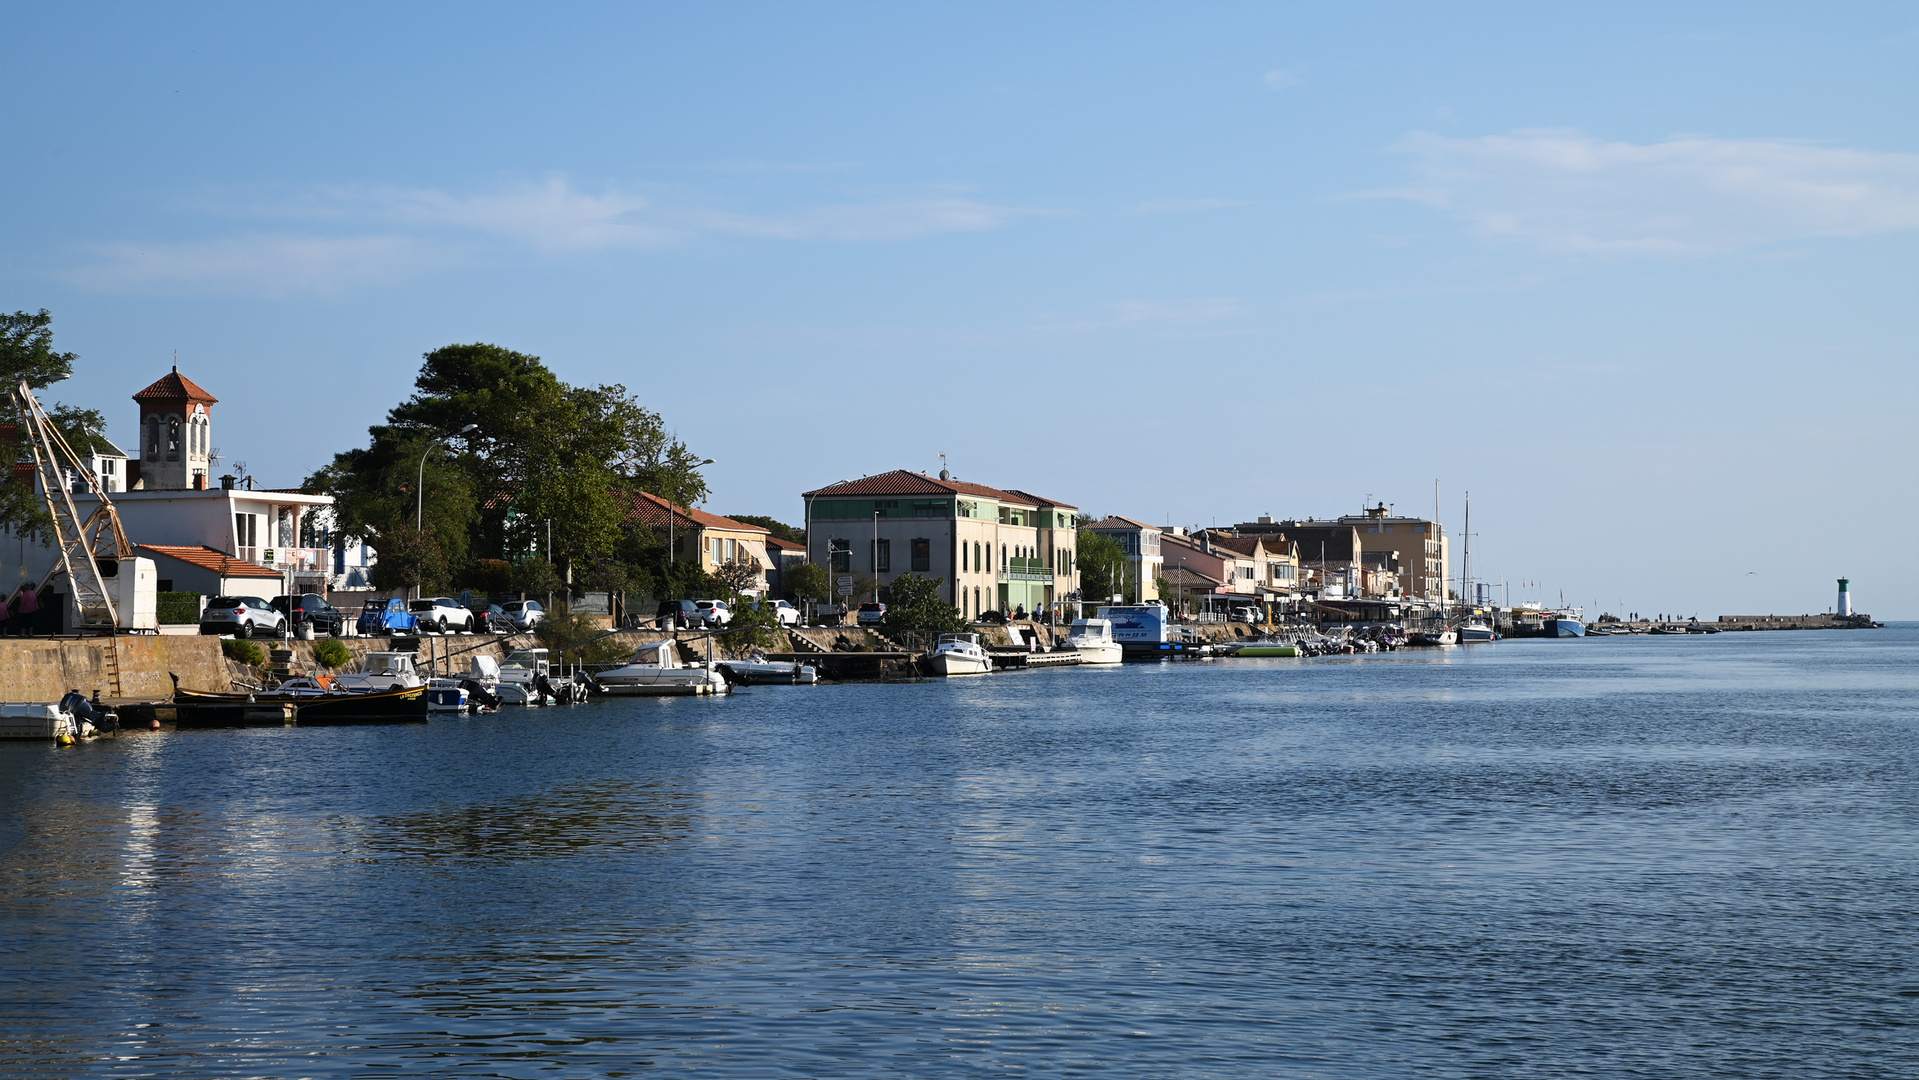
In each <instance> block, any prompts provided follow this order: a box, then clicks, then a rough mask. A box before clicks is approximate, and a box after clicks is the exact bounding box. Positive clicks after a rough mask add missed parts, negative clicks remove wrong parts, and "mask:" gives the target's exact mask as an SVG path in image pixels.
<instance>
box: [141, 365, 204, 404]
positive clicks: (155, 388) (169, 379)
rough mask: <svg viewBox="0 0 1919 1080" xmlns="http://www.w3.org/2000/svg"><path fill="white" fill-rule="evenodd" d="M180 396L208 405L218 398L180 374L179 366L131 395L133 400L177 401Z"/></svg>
mask: <svg viewBox="0 0 1919 1080" xmlns="http://www.w3.org/2000/svg"><path fill="white" fill-rule="evenodd" d="M182 398H184V399H186V400H187V401H204V402H206V403H207V404H208V405H213V404H216V403H218V402H219V400H220V399H219V398H217V397H214V396H213V395H212V394H209V393H207V392H206V391H205V390H202V389H201V388H200V386H199V385H198V384H197V383H195V382H194V381H193V380H192V379H189V378H187V377H186V376H185V375H182V374H180V369H179V368H174V369H173V370H172V371H170V372H168V373H167V374H165V375H162V376H160V378H159V381H157V382H155V383H154V384H153V385H152V386H149V387H147V388H146V389H145V390H142V391H140V392H139V393H137V394H135V395H133V400H135V401H179V400H181V399H182Z"/></svg>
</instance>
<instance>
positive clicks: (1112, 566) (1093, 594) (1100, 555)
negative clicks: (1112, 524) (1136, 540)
mask: <svg viewBox="0 0 1919 1080" xmlns="http://www.w3.org/2000/svg"><path fill="white" fill-rule="evenodd" d="M1073 563H1074V565H1076V566H1078V567H1079V591H1080V595H1081V596H1083V597H1085V598H1086V599H1087V600H1089V601H1091V600H1101V601H1103V600H1105V599H1106V598H1107V597H1109V596H1113V595H1115V594H1121V595H1124V594H1127V592H1128V586H1129V585H1131V584H1133V583H1131V582H1129V581H1128V580H1127V578H1126V572H1127V565H1126V549H1124V548H1122V547H1120V546H1119V541H1117V540H1115V539H1113V538H1112V537H1110V536H1106V535H1103V534H1101V533H1096V532H1093V531H1092V530H1091V529H1081V530H1079V546H1078V548H1077V549H1075V551H1074V553H1073Z"/></svg>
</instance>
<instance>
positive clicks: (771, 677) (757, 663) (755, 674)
mask: <svg viewBox="0 0 1919 1080" xmlns="http://www.w3.org/2000/svg"><path fill="white" fill-rule="evenodd" d="M714 666H715V667H717V668H719V669H720V670H721V671H723V672H725V673H726V677H727V678H728V679H730V680H732V681H733V683H734V684H736V685H739V686H780V685H788V684H792V685H800V684H805V685H808V686H810V685H812V684H814V683H817V682H819V681H820V673H819V671H818V670H816V669H815V668H814V667H813V665H811V664H802V663H800V662H799V661H797V660H768V659H767V658H766V654H765V653H764V652H762V651H760V650H759V649H754V650H753V652H752V654H751V655H750V656H748V657H747V658H746V659H744V660H721V661H719V662H718V663H717V664H715V665H714Z"/></svg>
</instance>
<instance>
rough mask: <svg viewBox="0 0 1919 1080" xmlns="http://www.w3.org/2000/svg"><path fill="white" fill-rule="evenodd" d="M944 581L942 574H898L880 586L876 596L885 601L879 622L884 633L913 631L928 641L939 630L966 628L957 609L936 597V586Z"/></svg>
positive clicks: (938, 595)
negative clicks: (940, 576) (933, 575)
mask: <svg viewBox="0 0 1919 1080" xmlns="http://www.w3.org/2000/svg"><path fill="white" fill-rule="evenodd" d="M945 583H946V579H945V578H936V577H921V576H920V575H918V574H901V575H900V576H899V577H896V578H894V579H893V580H892V582H891V583H890V584H888V585H887V586H886V587H884V588H882V589H881V590H880V600H881V602H882V603H884V604H885V605H886V618H885V619H884V621H883V623H882V625H883V626H884V627H885V629H886V632H887V634H888V635H892V636H897V635H899V634H902V633H907V634H917V635H919V636H920V637H921V638H923V639H924V640H925V641H928V642H930V641H932V640H933V639H934V638H935V637H937V636H938V635H940V634H951V633H956V632H958V631H961V630H964V629H966V621H965V620H964V619H962V618H960V613H959V609H958V608H956V607H954V606H953V605H951V604H949V603H947V602H946V601H945V600H944V599H942V598H941V597H940V586H941V585H944V584H945Z"/></svg>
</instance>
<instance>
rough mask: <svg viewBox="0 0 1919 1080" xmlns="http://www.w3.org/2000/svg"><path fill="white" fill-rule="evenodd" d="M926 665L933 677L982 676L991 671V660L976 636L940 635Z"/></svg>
mask: <svg viewBox="0 0 1919 1080" xmlns="http://www.w3.org/2000/svg"><path fill="white" fill-rule="evenodd" d="M926 663H927V665H928V666H929V667H931V668H932V669H933V674H935V675H984V674H986V673H987V672H990V671H992V670H993V658H992V657H990V656H988V655H986V650H985V649H984V648H983V647H981V645H980V643H979V635H978V634H941V635H940V636H939V641H938V642H936V643H935V644H934V645H933V651H932V652H930V653H928V654H927V655H926Z"/></svg>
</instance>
